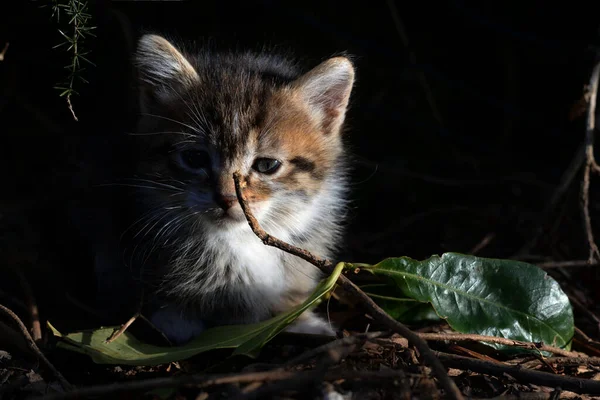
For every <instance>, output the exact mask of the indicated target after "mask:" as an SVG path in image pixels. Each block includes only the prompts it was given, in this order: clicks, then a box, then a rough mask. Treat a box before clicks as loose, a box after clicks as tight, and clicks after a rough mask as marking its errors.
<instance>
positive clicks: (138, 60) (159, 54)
mask: <svg viewBox="0 0 600 400" xmlns="http://www.w3.org/2000/svg"><path fill="white" fill-rule="evenodd" d="M135 64H136V65H137V68H138V72H139V77H140V80H141V83H142V85H141V88H140V89H141V91H142V107H144V103H146V102H147V101H148V100H150V99H148V98H146V97H149V96H150V97H151V98H153V99H154V100H159V101H161V100H162V101H164V100H167V99H168V98H169V97H170V96H173V94H174V92H176V91H178V90H181V89H184V88H186V87H189V86H192V85H193V84H195V83H196V82H198V80H199V77H198V73H197V72H196V70H195V69H194V67H193V66H192V64H190V62H189V61H188V60H187V59H186V58H185V56H184V55H183V54H182V53H181V52H180V51H179V50H177V49H176V48H175V46H173V45H172V44H171V43H170V42H169V41H168V40H167V39H165V38H164V37H162V36H158V35H153V34H146V35H144V36H142V37H141V38H140V40H139V42H138V46H137V52H136V54H135Z"/></svg>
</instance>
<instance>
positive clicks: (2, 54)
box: [0, 42, 10, 61]
mask: <svg viewBox="0 0 600 400" xmlns="http://www.w3.org/2000/svg"><path fill="white" fill-rule="evenodd" d="M8 45H10V43H9V42H6V44H5V45H4V48H3V49H2V51H0V61H4V57H5V56H6V51H7V50H8Z"/></svg>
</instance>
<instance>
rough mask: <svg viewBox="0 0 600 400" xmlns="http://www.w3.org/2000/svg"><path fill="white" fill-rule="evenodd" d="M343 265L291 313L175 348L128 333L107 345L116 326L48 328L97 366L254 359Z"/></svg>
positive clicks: (229, 328)
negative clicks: (216, 353)
mask: <svg viewBox="0 0 600 400" xmlns="http://www.w3.org/2000/svg"><path fill="white" fill-rule="evenodd" d="M343 268H344V263H339V264H338V265H337V266H336V267H335V269H334V272H333V273H332V274H331V275H330V276H329V277H327V278H326V279H324V280H323V281H321V282H320V283H319V284H318V285H317V287H316V288H315V290H314V291H313V293H312V294H311V295H310V297H309V298H308V299H307V300H306V301H305V302H304V303H302V304H300V305H299V306H297V307H295V308H293V309H292V310H291V311H289V312H287V313H284V314H280V315H278V316H276V317H274V318H271V319H269V320H267V321H263V322H259V323H256V324H249V325H231V326H219V327H216V328H211V329H208V330H206V331H204V332H202V333H201V334H200V336H198V337H197V338H195V339H194V340H193V341H191V342H190V343H188V344H186V345H184V346H178V347H162V346H154V345H149V344H146V343H142V342H140V341H139V340H137V339H136V338H135V337H134V336H133V335H131V334H130V333H129V332H128V331H125V332H124V333H123V334H122V335H121V336H119V337H118V338H117V339H116V340H114V341H113V342H111V343H106V339H107V338H108V337H109V336H110V335H111V334H112V333H113V331H114V330H115V329H117V327H105V328H100V329H96V330H87V331H81V332H75V333H70V334H67V335H63V334H61V333H60V332H59V331H58V330H57V329H55V328H54V327H53V326H52V325H51V324H50V323H48V327H49V328H50V329H51V330H52V332H53V333H54V335H56V336H58V337H59V338H60V341H59V342H58V346H59V347H62V348H64V349H67V350H72V351H77V352H79V353H83V354H87V355H89V356H90V357H92V360H93V361H94V362H96V363H98V364H126V365H157V364H164V363H169V362H174V361H179V360H183V359H186V358H189V357H192V356H194V355H196V354H199V353H202V352H205V351H209V350H214V349H224V348H235V349H236V350H235V351H234V353H233V354H234V355H237V354H239V355H247V356H254V355H256V354H257V352H258V351H259V350H260V349H261V348H262V347H263V346H264V345H265V344H266V343H267V342H268V341H269V340H271V339H272V338H273V337H275V335H277V334H278V333H280V332H281V331H282V330H284V329H285V328H286V327H287V326H288V325H289V324H291V323H292V322H293V321H294V320H295V319H296V318H298V317H299V316H300V314H302V313H303V312H304V311H306V310H307V309H308V308H310V307H312V306H313V305H315V304H316V303H317V302H318V301H319V300H320V299H321V298H322V297H323V296H324V295H325V294H327V293H329V292H330V291H331V290H332V289H333V287H334V286H335V282H336V281H337V278H338V277H339V275H340V273H341V272H342V269H343Z"/></svg>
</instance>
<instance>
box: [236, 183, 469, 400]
mask: <svg viewBox="0 0 600 400" xmlns="http://www.w3.org/2000/svg"><path fill="white" fill-rule="evenodd" d="M233 180H234V182H235V192H236V194H237V198H238V201H239V203H240V206H241V207H242V210H243V211H244V215H245V216H246V219H247V220H248V224H249V225H250V228H251V229H252V231H253V232H254V234H256V236H258V237H259V238H260V240H262V242H263V243H264V244H265V245H267V246H273V247H276V248H278V249H280V250H283V251H285V252H288V253H290V254H293V255H295V256H298V257H300V258H302V259H303V260H306V261H308V262H310V263H311V264H313V265H314V266H316V267H317V268H319V269H321V270H322V271H323V272H325V273H328V274H331V272H332V271H333V263H332V262H331V261H329V260H325V259H321V258H319V257H316V256H314V255H313V254H311V253H310V252H308V251H306V250H304V249H300V248H298V247H296V246H292V245H290V244H288V243H285V242H283V241H282V240H279V239H277V238H276V237H274V236H271V235H269V234H268V233H266V232H265V231H264V230H263V229H262V228H261V227H260V225H259V223H258V221H257V219H256V218H255V217H254V216H253V215H252V212H251V211H250V207H249V205H248V200H247V199H246V197H245V195H244V193H243V188H244V187H245V182H242V175H241V174H240V173H239V172H235V173H234V174H233ZM337 283H338V284H339V285H340V286H341V287H342V288H343V289H344V290H346V291H348V292H349V293H350V294H352V295H353V296H355V297H356V298H358V299H359V300H360V302H361V304H362V305H363V307H364V308H365V309H366V310H367V312H368V313H369V314H370V315H371V316H372V317H373V318H374V319H375V320H377V321H378V322H380V323H381V324H383V325H385V326H386V327H387V328H388V329H390V330H393V331H394V332H397V333H399V334H400V335H402V336H404V337H405V338H406V339H407V340H408V342H409V343H410V344H411V345H413V346H415V347H416V348H417V350H419V353H420V355H421V357H422V358H423V360H424V361H425V362H426V363H427V364H428V365H429V366H430V367H431V370H432V371H433V374H434V375H435V376H436V377H437V378H438V380H439V383H440V385H441V386H442V388H443V389H444V390H445V391H446V394H447V395H448V396H450V398H453V399H463V395H462V393H461V392H460V390H459V389H458V387H457V386H456V384H455V383H454V381H453V380H452V379H450V377H449V376H448V373H447V371H446V369H445V368H444V366H443V365H442V363H441V362H440V360H439V359H438V358H437V357H436V356H435V354H434V353H433V351H432V350H431V349H430V348H429V346H428V345H427V342H426V341H425V340H423V339H421V338H420V337H419V336H418V335H417V334H416V333H414V332H413V331H411V330H410V329H408V328H407V327H406V326H405V325H404V324H402V323H400V322H398V321H396V320H395V319H393V318H392V317H390V316H389V315H388V314H387V313H386V312H385V311H384V310H383V309H382V308H381V307H379V306H378V305H377V303H375V302H374V301H373V300H372V299H371V298H370V297H369V296H367V295H366V294H365V293H364V292H363V291H362V290H361V289H360V288H359V287H358V286H356V285H355V284H354V283H353V282H352V281H350V279H348V278H347V277H346V276H344V275H340V277H339V278H338V280H337Z"/></svg>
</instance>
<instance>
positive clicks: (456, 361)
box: [436, 352, 600, 395]
mask: <svg viewBox="0 0 600 400" xmlns="http://www.w3.org/2000/svg"><path fill="white" fill-rule="evenodd" d="M436 355H437V356H438V357H439V358H440V359H441V360H442V362H443V363H444V365H446V366H447V367H450V368H456V369H460V370H463V371H465V370H469V371H473V372H479V373H482V374H491V375H495V376H500V375H503V374H508V375H510V376H512V377H513V378H515V379H516V380H517V381H519V382H522V383H533V384H534V385H540V386H548V387H553V388H555V387H560V388H561V389H563V390H569V391H571V392H575V393H580V394H596V395H597V394H600V382H598V381H594V380H592V379H582V378H574V377H570V376H563V375H555V374H551V373H548V372H540V371H532V370H527V369H524V368H521V367H520V366H511V365H504V364H501V363H497V362H489V361H483V360H475V359H472V358H468V357H463V356H457V355H454V354H447V353H441V352H436Z"/></svg>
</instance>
